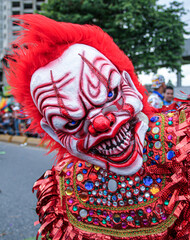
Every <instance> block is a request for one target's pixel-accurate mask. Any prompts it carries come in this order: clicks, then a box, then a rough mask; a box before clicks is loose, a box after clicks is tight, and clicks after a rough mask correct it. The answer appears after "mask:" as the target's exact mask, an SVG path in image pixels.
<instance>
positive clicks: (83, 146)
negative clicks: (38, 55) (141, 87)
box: [30, 44, 148, 175]
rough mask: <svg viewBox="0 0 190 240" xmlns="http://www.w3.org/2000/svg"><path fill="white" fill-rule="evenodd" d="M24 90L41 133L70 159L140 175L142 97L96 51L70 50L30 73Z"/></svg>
mask: <svg viewBox="0 0 190 240" xmlns="http://www.w3.org/2000/svg"><path fill="white" fill-rule="evenodd" d="M30 89H31V95H32V98H33V101H34V103H35V104H36V107H37V108H38V110H39V111H40V113H41V114H42V116H43V118H42V120H41V127H42V128H43V129H44V131H45V132H47V133H48V134H49V135H50V136H51V137H52V138H53V139H54V140H55V141H57V142H58V143H60V144H61V145H62V146H63V147H64V148H66V149H67V150H68V152H70V153H71V154H72V155H74V156H76V157H78V158H80V159H83V160H86V161H88V162H90V163H92V164H95V165H98V166H100V167H102V168H108V169H109V170H110V171H113V172H115V173H117V174H121V175H132V174H134V173H136V172H137V171H138V170H139V169H140V167H141V166H142V162H143V161H142V151H143V144H144V138H145V134H146V131H147V128H148V118H147V116H146V115H145V114H144V113H142V112H141V110H142V108H143V105H142V95H141V94H140V93H139V92H138V91H137V89H136V87H135V85H134V84H133V82H132V80H131V77H130V76H129V74H128V73H127V72H125V71H123V72H122V73H120V72H119V71H118V69H117V68H116V67H115V66H114V65H113V64H112V63H111V62H110V61H109V59H107V58H106V57H105V56H104V55H103V54H102V53H100V52H99V51H98V50H96V49H95V48H93V47H90V46H87V45H84V44H74V45H72V46H70V47H69V48H68V49H67V50H66V51H64V53H63V54H62V55H61V56H60V57H59V58H57V59H56V60H54V61H52V62H50V63H49V64H47V65H46V66H45V67H41V68H39V69H38V70H36V71H35V72H34V74H33V76H32V79H31V85H30Z"/></svg>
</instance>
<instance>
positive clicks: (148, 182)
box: [143, 176, 153, 186]
mask: <svg viewBox="0 0 190 240" xmlns="http://www.w3.org/2000/svg"><path fill="white" fill-rule="evenodd" d="M143 183H144V185H145V186H150V185H151V184H152V183H153V179H152V178H151V177H150V176H146V177H144V178H143Z"/></svg>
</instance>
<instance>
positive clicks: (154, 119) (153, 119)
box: [150, 116, 159, 122]
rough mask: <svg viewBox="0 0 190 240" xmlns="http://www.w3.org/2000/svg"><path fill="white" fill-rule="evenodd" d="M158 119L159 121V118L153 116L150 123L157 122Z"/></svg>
mask: <svg viewBox="0 0 190 240" xmlns="http://www.w3.org/2000/svg"><path fill="white" fill-rule="evenodd" d="M158 119H159V117H158V116H153V117H151V119H150V121H151V122H157V121H158Z"/></svg>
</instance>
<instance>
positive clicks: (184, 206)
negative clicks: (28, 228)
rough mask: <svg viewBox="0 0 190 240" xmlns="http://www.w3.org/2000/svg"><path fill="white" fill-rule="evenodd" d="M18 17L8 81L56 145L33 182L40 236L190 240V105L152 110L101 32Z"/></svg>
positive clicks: (122, 59)
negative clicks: (46, 166) (46, 165)
mask: <svg viewBox="0 0 190 240" xmlns="http://www.w3.org/2000/svg"><path fill="white" fill-rule="evenodd" d="M18 18H19V21H21V22H22V21H23V23H21V25H22V27H23V29H24V30H23V31H22V35H21V37H20V38H19V39H18V41H17V42H16V44H17V46H18V47H17V48H15V49H13V51H14V54H13V56H12V57H11V58H9V59H8V66H9V69H7V77H8V79H9V84H10V85H11V86H12V88H13V90H12V93H13V94H14V96H15V97H16V99H17V101H18V102H20V103H22V105H23V106H24V109H25V111H26V112H27V114H28V116H29V117H31V118H32V122H31V127H30V128H33V129H34V130H35V131H37V132H38V133H39V134H41V133H43V134H44V135H45V137H44V138H45V139H46V140H49V142H50V144H49V147H50V149H51V151H53V150H57V151H58V152H57V161H56V162H55V164H54V165H53V167H52V169H51V170H47V171H46V172H45V174H44V175H43V176H42V177H41V178H40V179H39V180H37V182H36V183H35V184H34V188H33V189H34V190H36V191H37V198H38V203H37V208H36V211H37V214H38V215H39V222H40V224H41V227H40V229H39V231H38V234H37V238H38V236H39V235H41V237H42V239H43V240H46V239H47V240H49V239H50V240H72V239H73V240H87V239H91V240H93V239H96V240H98V239H107V240H112V239H113V240H116V239H117V240H118V239H126V240H131V239H133V240H134V239H135V240H138V239H139V240H140V239H141V240H151V239H152V240H153V239H158V240H163V239H168V240H172V239H188V237H189V227H190V223H189V218H190V207H189V188H190V185H189V182H190V181H189V180H190V179H189V171H190V159H189V156H188V153H189V138H190V135H189V125H188V121H190V114H189V113H190V107H189V106H188V105H186V106H185V107H181V108H180V109H179V110H178V111H176V112H170V113H159V114H156V113H154V109H153V108H151V106H150V105H149V104H148V103H147V98H146V95H145V94H144V88H143V87H142V86H141V84H140V83H139V81H138V78H137V76H136V75H135V72H134V67H133V65H132V63H131V61H130V60H129V59H128V57H127V56H126V55H125V54H124V53H123V52H122V51H121V50H120V49H119V48H118V47H117V45H116V44H115V43H114V42H113V40H112V39H111V37H109V35H107V34H106V33H104V32H103V31H102V30H101V29H100V28H98V27H96V26H90V25H78V24H71V23H59V22H56V21H53V20H51V19H48V18H46V17H44V16H41V15H24V16H20V17H18ZM39 23H40V24H39Z"/></svg>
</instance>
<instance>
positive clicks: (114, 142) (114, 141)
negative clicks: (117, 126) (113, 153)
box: [111, 138, 117, 146]
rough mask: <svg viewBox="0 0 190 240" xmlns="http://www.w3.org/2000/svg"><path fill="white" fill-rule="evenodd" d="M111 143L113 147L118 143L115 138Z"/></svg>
mask: <svg viewBox="0 0 190 240" xmlns="http://www.w3.org/2000/svg"><path fill="white" fill-rule="evenodd" d="M111 141H112V144H113V145H115V146H117V142H116V140H115V138H113V139H112V140H111Z"/></svg>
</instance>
